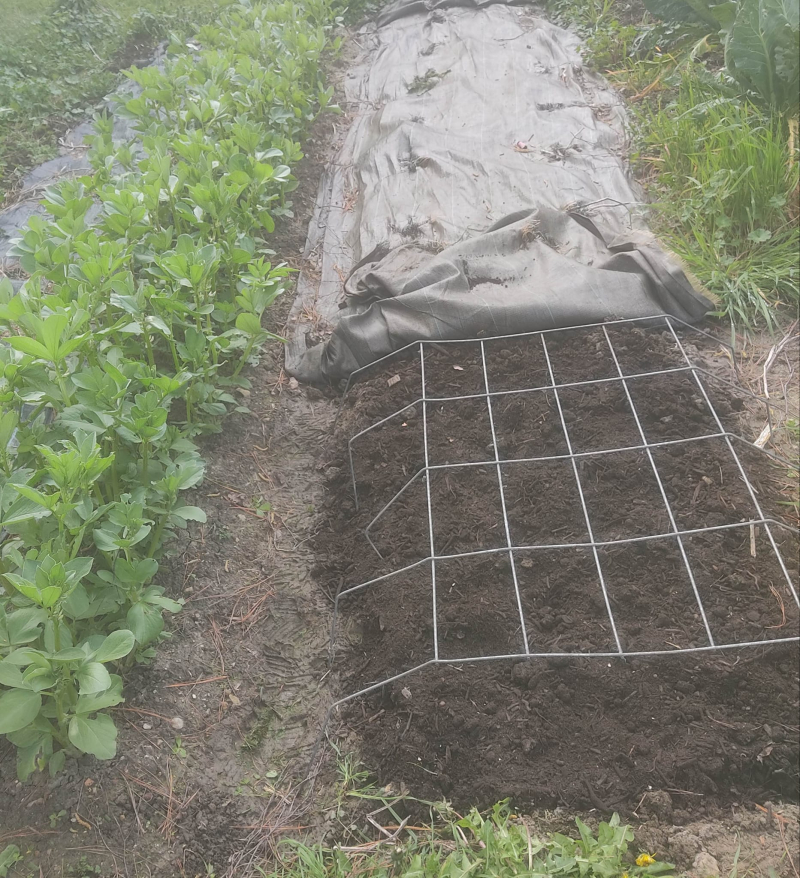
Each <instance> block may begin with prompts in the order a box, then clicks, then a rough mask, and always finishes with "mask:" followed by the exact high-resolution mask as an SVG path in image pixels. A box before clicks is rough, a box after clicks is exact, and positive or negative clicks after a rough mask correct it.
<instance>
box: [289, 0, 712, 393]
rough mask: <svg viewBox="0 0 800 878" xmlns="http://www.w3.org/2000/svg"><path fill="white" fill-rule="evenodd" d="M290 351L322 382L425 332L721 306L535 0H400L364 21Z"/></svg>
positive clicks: (603, 99)
mask: <svg viewBox="0 0 800 878" xmlns="http://www.w3.org/2000/svg"><path fill="white" fill-rule="evenodd" d="M358 44H359V46H362V47H363V52H362V53H361V55H360V56H359V58H358V60H357V62H356V63H355V64H354V65H353V66H352V67H351V68H350V70H349V71H348V73H347V76H346V79H345V91H346V101H345V103H344V107H345V108H346V111H347V115H346V117H345V121H346V135H345V136H344V142H343V143H342V146H341V148H340V149H339V150H338V152H337V154H336V156H335V158H334V160H333V161H332V162H331V163H330V166H329V168H328V170H327V172H326V174H325V176H324V178H323V180H322V182H321V185H320V190H319V194H318V198H317V206H316V213H315V217H314V220H313V221H312V223H311V228H310V232H309V240H308V244H307V247H306V252H305V257H306V258H305V263H304V270H303V272H302V273H301V275H300V278H299V282H298V296H297V300H296V302H295V304H294V307H293V310H292V315H291V318H290V320H289V325H288V336H289V344H288V345H287V350H286V367H287V370H288V371H289V372H290V374H293V375H295V376H296V377H297V378H299V379H301V380H306V381H311V382H314V383H319V384H325V383H327V382H336V381H338V380H340V379H343V378H347V377H348V375H350V373H351V372H353V370H355V369H357V368H359V367H362V366H365V365H367V364H369V363H371V362H373V361H374V360H375V359H377V358H379V357H381V356H384V355H386V354H389V353H391V352H393V351H395V350H398V349H399V348H401V347H403V346H404V345H405V344H407V343H409V342H412V341H417V340H418V339H430V340H437V339H455V338H471V337H474V336H477V335H478V334H480V333H481V332H488V333H489V334H491V335H505V334H510V333H515V332H525V331H529V330H537V329H548V328H551V327H560V326H578V325H582V324H586V323H593V322H596V321H599V320H607V319H613V318H620V317H623V318H625V317H647V316H650V315H652V314H665V313H666V314H671V315H673V316H675V317H678V318H680V319H681V320H686V321H688V322H694V321H696V320H699V319H701V318H702V316H703V315H704V314H705V313H706V312H707V311H708V310H709V309H710V308H711V304H710V302H708V300H707V299H705V297H704V296H702V295H699V294H698V293H697V292H696V291H695V289H694V288H693V286H692V284H691V283H690V282H689V280H688V279H687V277H686V275H685V274H684V272H683V271H682V269H681V267H680V265H678V264H677V263H676V262H675V261H674V260H673V259H672V258H671V257H670V256H669V255H668V254H667V253H665V252H664V251H663V249H662V248H661V247H660V246H659V245H658V243H657V242H656V241H655V240H654V238H653V236H652V235H651V234H650V233H649V232H648V231H647V227H646V224H645V222H644V216H643V210H642V206H643V205H642V201H643V194H642V192H641V191H640V189H639V187H638V186H637V185H636V184H635V183H634V182H633V180H632V179H631V177H630V174H629V172H628V168H627V162H626V158H625V155H626V149H627V135H626V130H625V111H624V105H623V102H622V99H621V98H620V96H619V95H618V94H617V93H616V92H615V91H614V90H613V89H612V88H610V87H609V86H608V84H607V83H606V82H605V81H604V80H603V78H602V77H600V76H599V75H597V73H595V72H593V71H591V70H590V69H588V68H587V67H585V66H584V64H583V62H582V60H581V56H580V51H579V40H578V38H577V37H576V36H575V35H574V34H571V33H569V32H568V31H566V30H564V29H562V28H560V27H557V26H556V25H554V24H552V23H550V22H548V21H546V20H545V19H544V18H542V17H540V16H539V15H538V14H537V13H536V8H535V7H531V6H524V5H519V6H516V5H513V4H507V3H503V2H480V3H465V2H463V0H439V2H436V3H424V4H423V3H419V2H413V0H411V2H410V0H399V2H397V3H394V4H392V5H391V6H389V7H388V8H387V9H386V11H385V12H384V13H383V14H382V16H381V17H380V18H379V19H378V21H377V23H376V24H370V25H366V26H365V27H364V28H363V29H362V31H361V32H360V33H359V36H358Z"/></svg>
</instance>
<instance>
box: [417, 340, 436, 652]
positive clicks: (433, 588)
mask: <svg viewBox="0 0 800 878" xmlns="http://www.w3.org/2000/svg"><path fill="white" fill-rule="evenodd" d="M419 369H420V374H421V377H422V443H423V446H424V448H425V492H426V496H427V500H428V536H429V538H430V545H431V601H432V613H433V658H434V661H439V632H438V629H437V616H438V613H437V609H436V558H435V557H434V556H435V555H436V550H435V548H434V545H433V507H432V505H431V471H430V461H429V460H428V401H427V399H426V397H427V392H426V389H425V346H424V345H423V343H422V342H420V343H419Z"/></svg>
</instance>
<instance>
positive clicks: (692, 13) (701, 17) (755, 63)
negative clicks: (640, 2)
mask: <svg viewBox="0 0 800 878" xmlns="http://www.w3.org/2000/svg"><path fill="white" fill-rule="evenodd" d="M645 6H646V7H647V9H648V11H649V12H651V13H652V14H653V15H655V16H656V17H658V18H661V19H664V20H668V21H678V22H691V21H699V22H702V23H704V24H706V25H708V26H710V27H712V28H713V29H714V30H716V31H718V32H719V33H720V35H721V36H722V37H723V39H724V44H725V65H726V68H727V71H728V73H729V74H730V75H731V76H732V77H733V78H734V79H735V80H736V81H737V82H738V83H739V85H740V86H741V87H742V88H743V89H744V90H745V92H747V93H750V94H752V95H754V96H757V97H759V98H760V99H761V100H762V101H763V102H764V103H766V104H770V105H772V106H774V107H777V108H778V109H780V110H788V111H789V112H790V113H792V114H793V115H796V114H797V108H798V98H799V97H800V94H799V93H800V0H722V2H719V3H714V2H711V0H645Z"/></svg>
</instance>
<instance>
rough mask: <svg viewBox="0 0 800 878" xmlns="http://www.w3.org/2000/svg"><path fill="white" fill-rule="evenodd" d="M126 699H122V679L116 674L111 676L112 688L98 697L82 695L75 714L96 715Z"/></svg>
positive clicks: (100, 693)
mask: <svg viewBox="0 0 800 878" xmlns="http://www.w3.org/2000/svg"><path fill="white" fill-rule="evenodd" d="M124 700H125V699H124V698H123V697H122V678H121V677H119V676H117V675H116V674H112V675H111V686H110V687H109V688H108V689H106V690H105V691H104V692H99V693H98V694H97V695H81V696H80V697H79V698H78V701H77V703H76V705H75V713H77V714H87V713H96V712H97V711H98V710H105V709H106V708H107V707H114V706H115V705H117V704H119V703H120V702H121V701H124Z"/></svg>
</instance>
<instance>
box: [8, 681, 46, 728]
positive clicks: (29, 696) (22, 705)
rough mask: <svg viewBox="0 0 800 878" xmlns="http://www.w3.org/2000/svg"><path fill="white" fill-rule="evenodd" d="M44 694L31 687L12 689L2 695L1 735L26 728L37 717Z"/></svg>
mask: <svg viewBox="0 0 800 878" xmlns="http://www.w3.org/2000/svg"><path fill="white" fill-rule="evenodd" d="M41 708H42V696H41V695H39V693H38V692H31V691H30V690H29V689H12V690H11V691H10V692H6V693H5V694H4V695H0V735H7V734H8V733H9V732H16V731H18V730H19V729H24V728H25V726H27V725H29V724H30V723H32V722H33V721H34V719H36V717H37V716H38V714H39V711H40V710H41Z"/></svg>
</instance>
